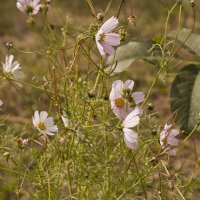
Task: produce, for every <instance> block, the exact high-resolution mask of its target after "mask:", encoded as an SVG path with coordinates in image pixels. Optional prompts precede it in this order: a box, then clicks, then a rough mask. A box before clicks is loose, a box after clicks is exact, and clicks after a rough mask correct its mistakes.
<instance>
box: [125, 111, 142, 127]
mask: <svg viewBox="0 0 200 200" xmlns="http://www.w3.org/2000/svg"><path fill="white" fill-rule="evenodd" d="M139 114H140V110H139V109H138V108H136V109H134V110H133V111H132V112H131V113H129V114H128V116H127V117H126V118H125V120H124V121H123V126H124V128H131V127H135V126H136V125H138V124H139V121H140V118H139V116H138V115H139Z"/></svg>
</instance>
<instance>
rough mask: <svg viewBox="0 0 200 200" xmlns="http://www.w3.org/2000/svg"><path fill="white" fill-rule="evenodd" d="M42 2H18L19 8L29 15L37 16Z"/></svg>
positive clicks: (20, 0) (26, 0) (22, 0)
mask: <svg viewBox="0 0 200 200" xmlns="http://www.w3.org/2000/svg"><path fill="white" fill-rule="evenodd" d="M39 2H40V0H17V8H18V9H19V10H21V11H22V12H24V13H27V14H29V15H36V14H37V13H38V12H39V10H40V7H41V4H39Z"/></svg>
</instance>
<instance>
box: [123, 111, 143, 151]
mask: <svg viewBox="0 0 200 200" xmlns="http://www.w3.org/2000/svg"><path fill="white" fill-rule="evenodd" d="M139 114H140V109H138V108H136V109H134V110H133V111H132V112H131V113H129V114H128V115H127V117H126V118H125V120H124V121H123V123H122V126H123V133H124V141H125V143H126V146H127V147H128V148H129V149H132V150H134V149H136V147H137V143H138V136H137V133H136V132H135V131H133V130H132V129H130V128H133V127H135V126H137V125H138V124H139V122H140V118H139Z"/></svg>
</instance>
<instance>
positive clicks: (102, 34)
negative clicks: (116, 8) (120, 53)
mask: <svg viewBox="0 0 200 200" xmlns="http://www.w3.org/2000/svg"><path fill="white" fill-rule="evenodd" d="M118 23H119V20H118V19H117V18H116V17H111V18H110V19H108V20H107V21H106V22H105V23H104V24H103V25H102V26H101V27H100V29H99V31H98V32H97V34H96V38H95V40H96V44H97V48H98V49H99V52H100V54H101V55H102V56H103V55H105V54H106V53H107V54H109V55H111V54H113V53H114V52H115V49H114V48H113V46H118V45H119V44H120V35H119V34H117V33H112V31H113V30H114V29H115V28H116V27H117V25H118Z"/></svg>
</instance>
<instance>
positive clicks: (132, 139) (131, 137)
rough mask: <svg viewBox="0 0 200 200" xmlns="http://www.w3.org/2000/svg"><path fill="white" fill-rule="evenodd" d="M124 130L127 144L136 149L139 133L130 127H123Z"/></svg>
mask: <svg viewBox="0 0 200 200" xmlns="http://www.w3.org/2000/svg"><path fill="white" fill-rule="evenodd" d="M123 132H124V141H125V143H126V146H127V147H128V148H129V149H132V150H134V149H136V147H137V143H138V136H137V134H136V133H135V132H134V131H133V130H131V129H128V128H123Z"/></svg>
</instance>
